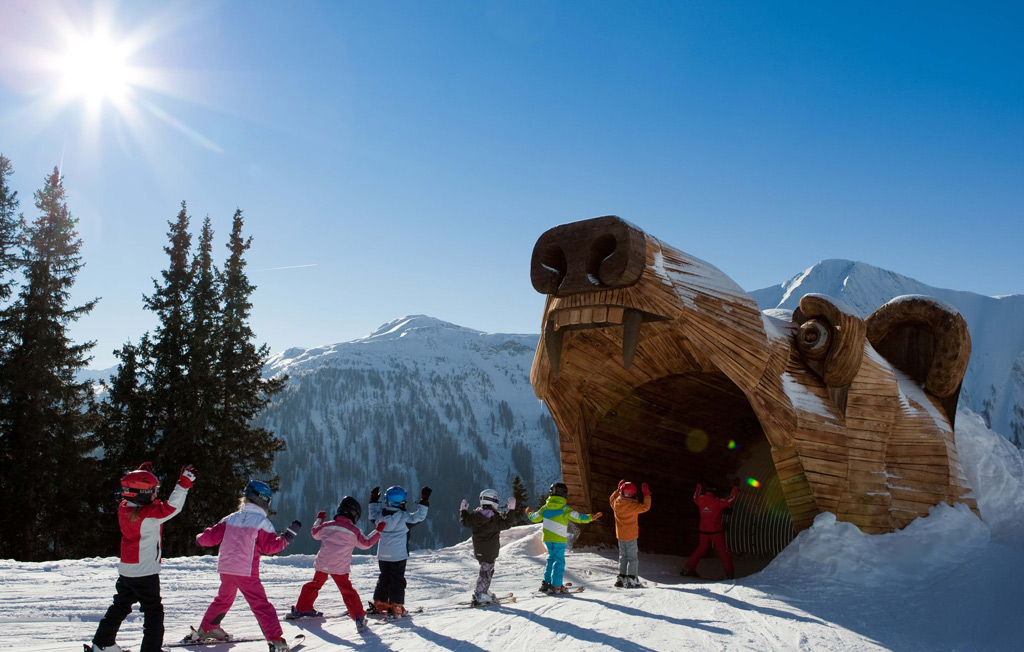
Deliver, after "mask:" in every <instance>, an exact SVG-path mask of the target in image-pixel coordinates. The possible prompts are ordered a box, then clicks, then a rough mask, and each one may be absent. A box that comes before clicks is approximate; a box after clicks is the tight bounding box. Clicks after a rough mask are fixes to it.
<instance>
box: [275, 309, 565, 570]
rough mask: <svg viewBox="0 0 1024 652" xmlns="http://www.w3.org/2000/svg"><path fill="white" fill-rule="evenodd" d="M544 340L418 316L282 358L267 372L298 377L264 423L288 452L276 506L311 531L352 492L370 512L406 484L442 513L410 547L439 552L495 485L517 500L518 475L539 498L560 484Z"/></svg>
mask: <svg viewBox="0 0 1024 652" xmlns="http://www.w3.org/2000/svg"><path fill="white" fill-rule="evenodd" d="M537 337H538V336H537V335H509V334H488V333H482V332H480V331H475V330H472V329H469V328H463V327H461V326H456V325H455V324H450V323H448V322H444V321H441V320H439V319H434V318H432V317H426V316H423V315H416V316H411V317H405V318H402V319H398V320H395V321H393V322H390V323H388V324H384V325H383V326H381V327H380V328H378V329H377V330H376V331H374V332H373V333H371V334H370V335H368V336H366V337H364V338H361V339H358V340H355V341H352V342H346V343H343V344H335V345H333V346H324V347H319V348H315V349H301V348H293V349H288V350H287V351H284V352H283V353H279V354H276V355H274V356H273V357H271V358H270V360H269V361H268V362H267V365H266V367H265V368H264V373H265V374H267V375H280V374H288V375H289V376H290V378H291V379H290V380H289V382H288V384H287V387H286V389H285V390H284V391H283V392H282V393H281V394H279V395H278V396H277V397H275V399H274V402H273V403H272V404H271V405H270V406H268V407H267V409H266V410H264V412H263V413H262V414H261V415H260V417H259V420H258V424H259V425H261V426H263V427H266V428H269V429H271V430H274V431H275V432H277V433H278V434H279V435H280V436H281V437H283V438H284V440H285V441H286V442H287V444H288V451H287V452H285V453H281V454H279V455H278V456H277V458H276V460H275V471H276V472H277V473H278V474H279V475H280V476H281V491H280V493H279V495H278V497H277V498H276V499H275V509H276V510H277V511H278V512H280V513H281V514H282V515H287V516H288V518H292V516H294V517H296V518H299V519H300V520H303V521H307V522H312V517H313V515H315V514H316V512H317V511H318V510H321V509H323V510H327V511H328V512H329V513H330V514H333V512H331V511H330V510H332V509H333V508H334V507H336V506H337V504H338V502H339V500H340V499H341V497H342V496H343V495H346V494H350V495H353V496H355V497H356V498H357V499H359V501H360V502H361V503H363V509H366V502H367V497H368V495H369V491H370V488H371V487H373V486H375V485H379V486H380V487H381V488H382V489H383V488H386V487H388V486H389V485H393V484H399V485H402V486H404V487H405V488H406V489H407V490H409V494H410V501H409V502H410V503H411V502H415V500H416V499H417V498H418V496H419V491H418V490H419V487H420V486H421V485H424V484H426V485H429V486H431V487H432V488H433V489H434V492H435V495H434V499H433V500H432V502H431V507H432V508H435V510H436V515H431V517H430V518H428V519H427V521H426V522H425V523H424V524H422V525H421V526H417V528H416V530H415V531H414V533H413V539H412V544H413V546H414V547H437V546H440V545H451V544H453V543H455V542H457V541H460V540H462V538H463V537H464V534H465V531H463V530H462V529H461V528H460V526H459V524H458V518H457V514H455V513H454V512H453V511H452V509H451V508H452V506H453V505H454V506H458V504H459V501H460V500H461V499H462V498H463V497H465V498H468V499H469V500H470V501H471V502H472V503H474V504H475V502H476V497H477V495H478V494H479V493H480V491H481V490H483V489H485V488H488V487H490V488H493V489H496V490H497V491H498V492H499V493H500V494H502V495H503V496H510V495H511V491H512V479H513V478H514V476H516V475H518V476H520V478H522V480H523V482H524V483H525V485H526V488H527V490H528V492H529V493H530V496H531V497H534V498H535V497H536V496H537V495H538V493H539V492H540V491H542V490H546V488H547V486H548V485H549V484H550V483H551V482H553V481H555V480H556V479H558V478H559V477H560V471H559V466H558V454H557V433H556V430H555V426H554V422H553V421H552V420H551V417H550V416H548V413H547V410H546V409H545V408H544V406H543V404H542V403H541V402H540V401H538V400H537V398H536V396H534V393H533V389H532V388H531V387H530V382H529V370H530V365H531V364H532V362H533V354H534V350H535V348H536V346H537ZM314 549H315V547H314V546H313V543H312V542H306V543H305V544H302V545H300V546H299V551H305V552H311V551H312V550H314Z"/></svg>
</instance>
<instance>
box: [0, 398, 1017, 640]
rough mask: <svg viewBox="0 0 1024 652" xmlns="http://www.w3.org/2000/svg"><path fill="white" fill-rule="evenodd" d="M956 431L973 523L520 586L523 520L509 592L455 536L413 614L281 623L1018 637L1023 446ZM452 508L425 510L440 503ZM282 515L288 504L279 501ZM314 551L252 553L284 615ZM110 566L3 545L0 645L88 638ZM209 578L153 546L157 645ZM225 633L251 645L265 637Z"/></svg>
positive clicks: (958, 518)
mask: <svg viewBox="0 0 1024 652" xmlns="http://www.w3.org/2000/svg"><path fill="white" fill-rule="evenodd" d="M957 442H958V446H959V448H960V449H961V450H963V451H970V453H969V454H968V455H965V456H964V457H965V459H964V467H965V472H967V473H968V474H969V475H971V478H972V483H974V486H975V487H976V491H977V492H978V504H979V506H980V507H981V512H982V515H983V516H984V517H985V518H986V519H993V520H990V521H988V522H982V521H981V520H979V519H978V518H977V517H976V516H974V514H973V513H971V512H970V511H969V510H967V509H965V508H963V507H962V506H956V507H950V506H947V505H940V506H938V507H936V508H935V509H933V510H932V513H931V514H930V515H929V516H927V517H926V518H922V519H919V520H917V521H915V522H914V523H912V524H911V525H910V526H908V527H907V528H905V529H904V530H901V531H898V532H894V533H892V534H884V535H867V534H864V533H862V532H860V530H858V529H857V528H856V527H854V526H852V525H850V524H848V523H837V522H836V521H835V519H834V518H832V517H831V515H830V514H822V515H821V516H819V517H818V519H817V520H816V521H815V523H814V525H813V526H812V527H811V528H810V529H808V530H806V531H804V532H802V533H800V535H799V536H798V537H797V538H796V539H795V540H794V541H793V543H792V544H791V545H790V546H789V547H788V548H787V549H786V550H785V551H784V552H783V554H781V555H780V556H779V557H777V558H776V559H775V561H774V562H773V563H772V564H771V565H770V566H769V567H768V568H767V569H765V570H764V571H762V572H761V573H757V574H755V575H751V576H749V577H746V578H744V579H742V580H740V581H737V582H721V583H719V582H684V581H682V580H683V578H680V577H679V575H678V571H679V568H680V566H681V565H682V563H683V558H682V557H672V556H653V555H646V554H641V556H640V576H641V578H643V579H645V580H647V581H648V583H649V585H648V587H647V588H645V589H638V590H637V589H633V590H623V589H615V588H613V587H612V586H611V584H612V581H613V579H614V575H615V573H616V572H617V571H616V569H617V564H616V562H615V551H612V550H576V551H572V552H571V553H570V554H569V555H567V560H566V561H567V570H566V578H567V580H569V581H571V582H574V583H576V584H582V585H585V587H586V590H585V591H584V592H583V593H580V594H578V595H575V596H571V597H561V598H552V597H546V596H545V597H534V596H532V595H531V592H532V590H533V589H534V588H536V587H537V585H538V584H539V583H540V579H541V575H542V573H543V564H544V560H545V550H544V546H543V544H542V543H541V542H540V540H539V531H538V530H539V527H538V526H526V527H518V528H513V529H512V530H509V531H507V532H504V533H503V535H502V550H501V556H500V557H499V558H498V563H497V568H496V572H495V577H494V583H493V584H492V586H491V588H492V590H493V591H494V592H496V593H505V592H509V591H512V592H514V593H515V594H516V595H517V596H520V597H521V599H520V600H519V601H518V602H516V603H514V604H511V605H508V606H503V607H497V608H488V609H461V608H458V607H456V606H455V604H454V603H455V602H457V601H459V600H466V599H468V596H469V592H470V591H471V590H472V586H473V583H474V581H475V578H476V573H477V564H476V562H475V560H474V559H473V557H472V547H471V544H470V543H469V542H468V541H464V542H462V543H459V544H457V545H455V546H452V547H449V548H445V549H441V550H432V551H417V552H414V553H413V555H412V557H411V558H410V560H409V565H408V571H407V573H406V576H407V578H408V581H409V587H408V592H407V600H406V603H407V605H409V606H424V607H425V610H424V612H423V613H422V614H419V615H416V616H414V617H413V618H412V619H411V620H408V621H400V622H399V623H397V624H381V625H374V626H372V627H370V628H369V630H368V631H367V632H366V633H364V634H362V635H359V634H357V633H356V631H355V627H354V625H353V623H352V621H351V620H349V619H347V618H332V619H329V620H311V621H299V622H293V621H285V622H284V624H283V628H284V635H285V637H286V638H288V639H290V640H294V638H295V636H296V635H297V634H299V633H304V634H305V635H306V641H305V645H304V650H307V651H308V652H327V651H328V650H338V649H360V650H365V651H366V652H378V651H381V652H383V651H385V650H393V651H395V652H405V651H415V652H423V651H434V650H463V651H467V652H483V651H491V650H558V651H559V652H562V651H567V652H571V651H581V650H586V651H587V652H605V651H613V650H614V651H618V652H626V651H630V652H632V651H639V652H651V651H658V652H675V651H678V650H751V651H754V650H756V651H758V652H763V651H765V650H850V651H859V650H921V651H931V650H984V651H989V650H1008V651H1009V650H1019V649H1020V648H1021V641H1022V640H1024V620H1022V619H1021V618H1020V617H1019V611H1020V607H1019V605H1020V600H1019V597H1018V594H1019V587H1020V586H1021V585H1022V584H1024V547H1022V543H1021V542H1022V541H1024V538H1021V537H1020V535H1021V533H1022V532H1024V519H1022V518H1021V515H1022V509H1024V507H1022V506H1024V500H1022V497H1024V481H1022V474H1021V469H1022V466H1024V461H1022V458H1021V454H1020V452H1019V451H1018V450H1017V449H1016V448H1014V447H1013V446H1010V445H1008V444H1007V443H1006V441H1005V440H1004V439H1001V438H1000V437H999V436H998V435H996V434H995V433H993V432H992V431H990V430H988V429H987V428H985V426H984V424H983V423H982V422H981V419H980V418H978V417H976V416H975V415H972V414H970V413H966V412H962V413H961V414H960V416H959V417H958V418H957ZM976 478H984V481H983V482H977V480H976ZM454 509H455V508H454V507H453V506H450V505H448V506H444V507H442V506H440V505H439V506H438V507H436V508H435V510H436V511H437V512H438V513H440V512H452V511H454ZM643 518H644V517H641V521H640V536H641V538H642V537H643V532H644V530H643V527H644V526H643V522H644V521H643ZM278 521H280V523H279V525H281V523H284V522H287V519H286V518H285V517H283V515H282V517H281V518H278ZM996 522H998V523H999V526H998V527H999V528H1000V531H1001V532H1002V535H1000V536H996V529H997V528H996V527H994V526H993V527H991V529H990V525H992V524H994V523H996ZM362 525H363V527H364V529H365V528H366V523H365V522H363V523H362ZM165 527H168V528H173V527H175V522H174V521H173V520H172V521H169V522H168V523H167V524H166V526H165ZM309 539H310V537H309V534H308V533H306V532H303V533H302V534H300V539H299V540H309ZM297 542H298V541H297ZM680 552H681V553H683V552H686V551H680ZM312 563H313V558H312V556H310V555H290V556H284V557H264V558H263V562H262V569H261V576H262V578H263V582H264V584H265V586H266V588H267V594H268V596H269V598H270V600H271V602H273V604H274V605H275V607H276V608H277V610H278V612H279V613H281V614H283V613H285V612H286V611H287V610H288V608H289V607H290V606H291V605H292V604H294V603H295V600H296V598H297V597H298V594H299V590H300V588H301V586H302V584H303V583H304V582H307V581H309V579H310V578H311V577H312V575H313V569H312ZM698 569H699V570H700V571H701V572H705V573H707V574H709V575H710V574H711V573H713V572H719V573H720V570H719V569H718V562H717V560H715V559H705V560H703V561H702V562H701V566H699V567H698ZM376 576H377V567H376V563H375V560H374V559H372V558H370V557H366V556H361V557H358V558H357V559H356V560H355V562H354V564H353V567H352V573H351V578H352V581H353V584H354V585H355V587H356V589H357V590H358V591H359V592H360V595H361V597H362V598H363V599H367V598H369V596H370V595H371V592H372V590H373V585H374V582H375V581H376ZM116 579H117V563H116V559H113V558H110V559H82V560H68V561H60V562H46V563H25V562H13V561H3V560H0V622H2V623H3V624H4V626H3V627H2V628H0V648H3V649H7V648H10V649H18V650H25V651H31V652H51V651H53V652H56V651H57V650H71V649H73V648H74V646H75V645H76V644H77V643H78V642H79V641H83V642H84V641H89V640H90V639H91V637H92V635H93V633H94V632H95V630H96V625H97V623H98V621H99V619H100V618H101V617H102V615H103V613H104V611H105V610H106V608H107V606H108V604H109V601H110V596H111V595H112V593H113V587H114V582H115V580H116ZM655 582H656V583H657V584H654V583H655ZM217 586H218V576H217V570H216V559H215V558H213V557H188V558H179V559H168V560H164V566H163V571H162V573H161V589H162V594H163V602H164V606H165V610H166V613H167V615H166V623H165V624H166V630H167V634H166V641H167V642H170V641H172V640H177V639H179V638H180V637H181V636H183V635H184V634H186V633H187V632H188V628H189V626H198V624H199V620H200V618H201V617H202V614H203V611H204V610H205V609H206V606H207V605H208V604H209V602H210V601H211V600H212V599H213V597H214V595H215V594H216V592H217ZM316 606H317V608H319V609H321V610H323V611H325V612H327V613H328V614H338V613H340V612H341V611H342V610H343V609H344V606H343V604H342V601H341V597H340V596H339V595H338V593H337V590H336V589H335V588H334V587H333V584H330V583H329V584H328V585H326V586H325V587H324V589H323V590H322V591H321V593H320V598H319V600H318V601H317V604H316ZM222 624H223V626H224V628H225V629H226V630H227V631H229V632H231V633H232V634H234V635H236V636H259V627H258V625H257V623H256V619H255V618H254V617H253V615H252V613H251V612H250V611H249V610H248V608H247V606H246V604H245V601H244V600H241V599H238V600H236V601H235V604H234V606H233V607H232V609H231V611H230V612H229V613H228V614H227V616H226V617H225V618H224V620H223V623H222ZM141 637H142V616H141V614H139V613H138V611H136V612H135V613H133V614H132V615H131V616H130V617H129V619H128V620H127V621H126V622H125V623H124V625H123V626H122V627H121V632H120V635H119V636H118V643H120V644H121V645H122V646H131V647H132V648H134V649H138V644H139V641H140V640H141ZM231 648H232V649H233V650H237V651H238V652H257V651H258V650H265V649H266V646H265V645H264V644H263V643H261V642H254V643H236V644H234V645H232V646H231Z"/></svg>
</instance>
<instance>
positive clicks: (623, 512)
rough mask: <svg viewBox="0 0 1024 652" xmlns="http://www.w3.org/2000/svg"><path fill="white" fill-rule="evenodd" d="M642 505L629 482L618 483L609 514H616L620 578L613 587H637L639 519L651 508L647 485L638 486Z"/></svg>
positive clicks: (638, 584) (634, 488)
mask: <svg viewBox="0 0 1024 652" xmlns="http://www.w3.org/2000/svg"><path fill="white" fill-rule="evenodd" d="M641 489H642V491H643V494H644V498H643V501H640V500H639V497H638V496H637V495H636V485H635V484H633V483H632V482H626V481H625V480H619V487H618V489H616V490H615V491H614V492H612V496H611V498H610V499H609V502H610V503H611V506H612V512H614V513H615V538H616V539H618V540H619V576H618V577H617V578H616V579H615V586H619V587H621V586H624V587H626V588H629V589H633V588H637V587H639V586H640V580H639V579H638V578H637V566H638V563H639V561H638V558H639V555H638V551H637V539H638V538H639V537H640V524H639V523H638V522H637V521H638V520H639V518H640V515H641V514H643V513H644V512H646V511H647V510H649V509H650V508H651V489H650V487H648V486H647V483H646V482H645V483H643V485H641Z"/></svg>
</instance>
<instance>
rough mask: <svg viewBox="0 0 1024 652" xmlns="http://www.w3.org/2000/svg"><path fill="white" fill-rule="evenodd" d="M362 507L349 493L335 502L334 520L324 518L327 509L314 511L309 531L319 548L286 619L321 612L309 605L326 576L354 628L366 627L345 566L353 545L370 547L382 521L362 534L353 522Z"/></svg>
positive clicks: (383, 525) (357, 596)
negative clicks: (310, 573)
mask: <svg viewBox="0 0 1024 652" xmlns="http://www.w3.org/2000/svg"><path fill="white" fill-rule="evenodd" d="M362 513H363V508H362V506H361V505H360V504H359V501H358V500H356V499H355V498H353V497H352V496H345V497H344V498H342V499H341V504H339V505H338V510H337V512H336V513H335V514H334V520H331V521H327V520H326V519H327V512H320V513H319V514H317V515H316V522H315V523H313V530H312V532H311V534H312V535H313V538H314V539H316V540H318V541H320V552H318V553H317V555H316V559H314V560H313V568H314V569H315V572H314V573H313V580H312V581H311V582H306V583H305V584H303V585H302V591H301V592H300V593H299V601H298V602H297V603H296V604H295V606H294V607H292V611H291V613H290V614H288V615H287V616H285V618H288V619H289V620H292V619H295V618H317V617H320V616H323V614H322V613H320V612H319V611H317V610H316V609H314V608H313V603H314V602H316V598H317V596H318V595H320V589H321V588H323V585H324V582H326V581H327V578H328V577H330V578H331V579H333V580H334V583H335V584H337V585H338V590H339V591H341V599H342V600H344V601H345V606H346V607H348V615H349V618H351V619H352V620H354V621H356V631H360V632H361V631H363V628H364V627H366V610H365V609H363V604H362V602H361V601H360V599H359V593H358V592H356V590H355V588H354V587H353V586H352V582H351V581H350V580H349V578H348V574H349V570H350V569H351V568H352V551H353V550H355V549H356V548H359V549H360V550H367V549H369V548H372V547H373V544H375V543H377V540H378V539H380V533H381V530H383V529H384V527H385V525H386V523H384V521H381V522H379V523H377V529H376V530H375V531H374V532H372V533H370V536H368V537H366V536H363V533H362V531H360V529H359V526H357V525H356V523H357V522H358V521H359V517H360V516H362Z"/></svg>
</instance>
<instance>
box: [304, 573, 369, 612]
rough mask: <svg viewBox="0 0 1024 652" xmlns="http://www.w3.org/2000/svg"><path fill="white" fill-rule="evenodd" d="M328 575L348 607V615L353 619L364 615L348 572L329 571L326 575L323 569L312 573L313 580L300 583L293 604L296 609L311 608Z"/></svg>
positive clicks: (309, 609) (308, 609)
mask: <svg viewBox="0 0 1024 652" xmlns="http://www.w3.org/2000/svg"><path fill="white" fill-rule="evenodd" d="M328 577H330V578H331V579H332V580H334V583H335V584H337V585H338V590H339V591H341V599H342V600H344V601H345V607H346V608H347V609H348V615H349V616H350V617H351V618H352V619H353V620H355V619H356V618H362V617H363V616H365V615H366V610H364V609H363V603H362V601H361V600H360V599H359V593H358V592H357V591H356V590H355V588H353V587H352V582H351V581H349V579H348V573H345V574H344V575H335V574H334V573H331V574H330V575H328V574H327V573H325V572H323V571H316V572H315V573H313V581H312V582H306V583H305V584H303V585H302V591H300V592H299V601H298V602H297V603H296V604H295V609H296V611H312V610H313V603H314V602H316V598H317V596H318V595H320V589H321V588H323V585H324V582H326V581H327V578H328Z"/></svg>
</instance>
